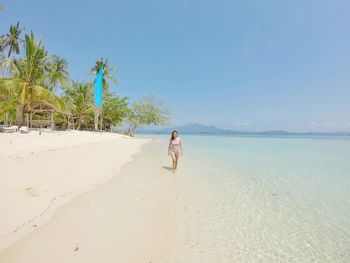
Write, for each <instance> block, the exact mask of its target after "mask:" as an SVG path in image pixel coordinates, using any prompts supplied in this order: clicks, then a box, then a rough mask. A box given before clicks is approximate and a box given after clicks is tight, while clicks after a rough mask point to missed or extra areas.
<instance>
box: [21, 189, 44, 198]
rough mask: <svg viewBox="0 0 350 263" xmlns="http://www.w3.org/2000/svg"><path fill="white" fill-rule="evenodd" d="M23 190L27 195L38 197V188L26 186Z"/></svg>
mask: <svg viewBox="0 0 350 263" xmlns="http://www.w3.org/2000/svg"><path fill="white" fill-rule="evenodd" d="M24 192H25V193H26V194H27V195H28V196H29V197H38V196H40V194H39V193H38V190H37V189H36V188H35V187H28V188H26V189H25V190H24Z"/></svg>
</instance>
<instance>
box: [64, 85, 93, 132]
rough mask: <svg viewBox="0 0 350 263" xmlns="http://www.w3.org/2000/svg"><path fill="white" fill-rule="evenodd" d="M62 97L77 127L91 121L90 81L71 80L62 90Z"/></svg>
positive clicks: (91, 95) (91, 92)
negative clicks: (69, 84) (70, 83)
mask: <svg viewBox="0 0 350 263" xmlns="http://www.w3.org/2000/svg"><path fill="white" fill-rule="evenodd" d="M63 98H64V100H65V101H66V105H67V109H68V111H69V112H70V115H71V116H72V117H73V121H74V122H76V124H77V125H76V127H77V129H80V128H81V127H82V125H87V124H88V123H92V121H93V109H94V104H93V91H92V84H91V83H79V82H73V84H72V85H71V86H69V87H67V88H66V89H65V90H64V95H63Z"/></svg>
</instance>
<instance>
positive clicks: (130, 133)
mask: <svg viewBox="0 0 350 263" xmlns="http://www.w3.org/2000/svg"><path fill="white" fill-rule="evenodd" d="M135 129H136V126H135V125H130V126H129V129H128V134H129V136H130V137H134V134H135Z"/></svg>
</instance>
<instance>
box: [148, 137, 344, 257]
mask: <svg viewBox="0 0 350 263" xmlns="http://www.w3.org/2000/svg"><path fill="white" fill-rule="evenodd" d="M152 137H162V138H163V139H164V141H165V142H166V140H167V139H168V136H166V137H164V136H159V135H153V136H152ZM181 137H182V139H183V143H184V156H183V158H182V160H181V163H180V170H179V176H182V177H181V178H183V179H181V180H182V181H179V182H181V183H182V185H181V189H184V191H183V192H182V195H183V198H182V200H183V201H184V202H187V204H186V207H187V208H185V209H183V210H180V211H179V212H180V214H181V218H180V220H182V221H184V225H185V224H186V228H187V230H186V231H187V232H188V231H189V233H190V234H188V237H187V238H186V240H185V241H186V242H187V243H186V242H185V241H184V242H185V244H187V245H186V246H188V248H190V249H191V254H192V256H193V257H194V258H197V259H199V258H202V259H206V260H204V261H203V260H202V262H210V261H211V260H215V262H232V260H237V262H350V137H345V136H344V137H341V136H337V137H323V136H322V137H312V136H310V137H288V136H284V137H232V136H231V137H230V136H202V135H183V136H181ZM194 185H195V187H193V186H194ZM189 186H191V187H189ZM189 200H190V201H189ZM184 206H185V205H184ZM188 207H191V209H188ZM188 229H190V230H188ZM179 230H180V231H181V226H180V227H179ZM184 232H185V230H184ZM180 247H181V245H179V249H184V248H180ZM196 255H197V256H196ZM184 260H185V258H184ZM180 261H181V260H179V262H180ZM198 262H200V260H198ZM234 262H236V261H234Z"/></svg>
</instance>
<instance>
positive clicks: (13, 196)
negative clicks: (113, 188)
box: [0, 131, 147, 262]
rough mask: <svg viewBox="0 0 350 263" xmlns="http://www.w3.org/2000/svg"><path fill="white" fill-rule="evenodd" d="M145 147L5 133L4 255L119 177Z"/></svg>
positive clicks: (82, 135)
mask: <svg viewBox="0 0 350 263" xmlns="http://www.w3.org/2000/svg"><path fill="white" fill-rule="evenodd" d="M145 142H147V140H146V139H137V138H129V137H126V136H123V135H118V134H110V133H94V132H77V131H71V132H54V133H53V132H43V133H42V134H41V135H39V133H38V132H31V133H30V134H19V133H16V134H4V133H1V134H0V214H1V221H0V251H1V250H3V249H5V248H6V247H8V246H9V245H11V244H13V243H14V242H15V241H17V240H19V239H20V238H22V237H23V236H25V235H27V234H28V233H30V232H32V231H34V230H36V229H38V228H39V227H40V226H42V225H43V224H44V223H46V222H47V221H48V220H49V219H50V218H51V217H52V216H53V215H54V213H55V211H56V210H57V209H58V208H59V207H61V206H62V205H64V204H65V203H67V202H68V201H70V200H72V198H74V197H76V196H77V195H78V194H80V193H82V192H85V191H87V190H90V189H92V188H94V187H96V186H97V185H99V184H103V183H105V182H107V181H109V180H110V179H111V178H113V177H115V176H116V175H117V174H118V173H119V172H120V170H121V167H122V165H123V164H125V163H127V162H129V161H131V160H132V155H133V154H135V153H137V152H139V150H140V148H141V146H142V145H143V144H144V143H145ZM34 232H36V231H34ZM58 232H59V231H54V233H51V234H50V235H51V236H55V235H56V234H57V235H59V234H60V233H58ZM34 261H35V260H34ZM48 261H49V260H46V261H44V262H48ZM50 261H51V260H50ZM0 262H6V261H2V260H0ZM15 262H17V261H15Z"/></svg>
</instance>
